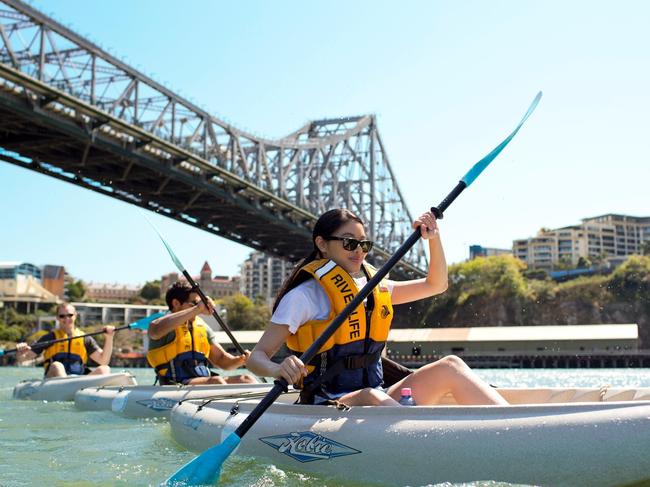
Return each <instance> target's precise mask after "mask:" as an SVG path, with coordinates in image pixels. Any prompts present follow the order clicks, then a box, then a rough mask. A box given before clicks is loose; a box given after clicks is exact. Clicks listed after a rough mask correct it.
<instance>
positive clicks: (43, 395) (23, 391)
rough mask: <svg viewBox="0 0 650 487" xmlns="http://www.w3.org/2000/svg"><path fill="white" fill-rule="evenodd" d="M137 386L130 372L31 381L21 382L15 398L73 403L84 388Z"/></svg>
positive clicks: (14, 394) (16, 388)
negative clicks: (77, 393)
mask: <svg viewBox="0 0 650 487" xmlns="http://www.w3.org/2000/svg"><path fill="white" fill-rule="evenodd" d="M135 384H137V382H136V380H135V377H133V375H131V374H130V373H128V372H116V373H113V374H103V375H79V376H67V377H54V378H51V379H31V380H24V381H21V382H19V383H18V384H17V385H16V387H14V391H13V397H14V398H15V399H31V400H36V401H72V400H74V395H75V393H76V392H77V391H78V390H79V389H82V388H84V387H93V386H94V387H98V386H127V385H135Z"/></svg>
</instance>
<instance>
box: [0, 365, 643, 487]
mask: <svg viewBox="0 0 650 487" xmlns="http://www.w3.org/2000/svg"><path fill="white" fill-rule="evenodd" d="M131 372H132V373H133V374H134V375H135V376H136V377H137V379H138V383H139V384H151V383H152V382H153V374H152V372H151V371H149V370H143V369H132V370H131ZM477 372H478V373H479V374H480V375H481V376H482V377H483V378H485V379H486V380H487V381H489V382H490V383H491V384H495V385H498V386H501V387H580V386H584V387H598V386H602V385H610V386H612V387H625V386H628V387H650V369H539V370H536V369H526V370H519V369H517V370H505V369H500V370H478V371H477ZM39 374H40V370H39V369H32V368H15V367H0V486H2V487H10V486H11V487H14V486H36V485H38V486H41V485H43V486H46V485H47V486H86V485H97V486H112V485H119V486H148V485H158V484H159V483H160V482H161V481H163V480H164V479H165V478H166V477H167V476H169V475H170V474H171V473H173V472H174V471H176V470H177V469H178V467H180V466H181V465H183V464H185V463H186V462H188V461H189V460H191V459H192V458H194V456H195V455H194V454H193V453H190V452H187V451H185V450H184V449H183V448H181V447H180V446H178V445H177V444H176V443H174V441H173V440H172V438H171V435H170V429H169V425H168V424H167V422H166V421H162V420H131V419H126V418H122V417H119V416H116V415H114V414H112V413H110V412H102V411H77V410H76V409H75V407H74V403H47V402H43V401H40V402H39V401H18V400H14V399H12V397H11V393H12V389H13V387H14V385H15V384H16V383H17V382H18V381H20V380H23V379H29V378H35V377H38V376H39ZM389 453H390V452H389V451H388V450H387V458H388V455H389ZM549 468H553V467H552V466H549ZM369 479H370V477H369ZM221 485H228V486H258V487H275V486H278V487H279V486H295V487H297V486H301V487H302V486H307V487H317V486H318V487H322V486H330V487H333V486H339V485H341V486H345V487H362V486H365V485H370V484H345V483H342V481H341V480H340V479H329V478H317V477H313V476H306V475H303V474H301V473H300V472H298V471H285V470H281V469H279V468H276V467H274V466H273V465H270V464H268V463H266V462H265V461H263V460H260V459H252V458H241V457H237V456H235V455H233V456H231V457H230V458H229V459H228V461H227V462H226V464H225V465H224V468H223V470H222V475H221ZM444 485H450V486H451V485H454V484H444ZM455 485H458V484H455ZM462 485H472V486H477V487H478V486H480V487H488V486H490V487H491V486H503V485H510V484H503V483H498V482H477V483H472V484H462Z"/></svg>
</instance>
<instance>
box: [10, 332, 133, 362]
mask: <svg viewBox="0 0 650 487" xmlns="http://www.w3.org/2000/svg"><path fill="white" fill-rule="evenodd" d="M128 328H131V325H125V326H120V327H118V328H115V330H114V331H120V330H126V329H128ZM102 333H105V332H104V330H102V331H94V332H92V333H86V334H84V335H79V336H74V337H66V338H59V339H58V340H49V341H47V342H41V343H39V342H34V343H32V344H31V345H30V347H33V346H38V348H46V347H49V346H51V345H54V344H55V343H61V342H67V341H70V340H74V339H75V338H84V337H92V336H95V335H101V334H102ZM16 351H18V349H16V348H12V349H10V350H5V351H4V354H5V355H6V354H8V353H13V352H16Z"/></svg>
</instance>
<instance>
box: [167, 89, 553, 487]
mask: <svg viewBox="0 0 650 487" xmlns="http://www.w3.org/2000/svg"><path fill="white" fill-rule="evenodd" d="M541 97H542V92H541V91H540V92H539V93H538V94H537V96H536V97H535V99H534V100H533V102H532V103H531V105H530V107H529V108H528V111H527V112H526V114H525V115H524V117H523V118H522V119H521V122H519V125H517V127H516V128H515V130H513V132H512V133H511V134H510V135H509V136H508V137H506V139H505V140H504V141H503V142H501V143H500V144H499V145H498V146H497V147H496V148H494V149H493V150H492V152H490V153H489V154H488V155H486V156H485V157H484V158H483V159H481V160H480V161H478V162H477V163H476V164H474V166H473V167H472V168H471V169H470V170H469V171H468V172H467V174H465V176H463V178H462V179H461V180H460V181H459V183H458V184H457V185H456V187H455V188H454V189H453V190H452V191H451V193H449V194H448V195H447V196H446V197H445V199H444V200H442V202H441V203H440V204H439V205H438V206H437V207H433V208H431V211H432V212H433V213H434V214H435V215H436V218H442V215H443V212H444V211H445V210H446V209H447V208H448V207H449V205H450V204H451V203H452V202H453V201H454V200H455V199H456V198H457V197H458V195H459V194H460V193H461V192H462V191H463V190H464V189H465V188H466V187H468V186H469V185H470V184H472V182H474V180H475V179H476V178H477V177H478V175H479V174H481V172H482V171H483V170H484V169H485V168H486V167H487V166H488V165H489V164H490V162H492V161H493V160H494V158H496V156H498V155H499V153H500V152H501V151H502V150H503V149H504V148H505V146H506V145H508V143H509V142H510V141H511V140H512V138H513V137H514V136H515V135H516V134H517V132H518V131H519V129H520V128H521V126H522V125H523V124H524V122H525V121H526V120H527V119H528V117H529V116H530V115H531V113H533V111H534V110H535V107H536V106H537V104H538V103H539V100H540V99H541ZM420 236H421V233H420V229H419V228H417V229H415V230H414V231H413V233H412V234H411V236H410V237H409V238H408V239H407V240H406V242H404V243H403V244H402V245H401V247H400V248H399V249H397V251H396V252H395V254H394V255H393V256H392V257H391V258H390V259H388V260H387V261H386V263H385V264H384V265H383V266H382V267H381V268H380V269H379V270H378V271H377V273H376V274H375V275H374V276H373V277H372V278H371V279H370V280H369V281H368V283H367V284H366V285H365V286H363V288H362V289H361V290H360V291H359V292H358V293H357V295H356V296H355V297H354V298H353V299H352V301H350V302H349V303H348V304H347V306H346V307H345V308H343V310H342V311H341V313H340V314H339V315H338V316H337V317H336V318H334V320H332V322H331V323H330V324H329V325H328V327H327V328H326V329H325V331H324V332H323V333H322V335H321V336H320V337H318V338H317V339H316V340H315V341H314V343H312V344H311V346H310V347H309V348H308V349H307V350H306V351H305V352H304V353H303V354H302V355H301V356H300V360H301V361H302V362H303V363H305V364H307V363H309V362H310V361H311V359H312V358H314V356H315V355H316V354H317V353H318V351H319V350H320V348H321V347H322V346H323V345H324V344H325V343H326V342H327V340H328V339H329V338H330V337H331V336H332V335H333V334H334V333H335V332H336V330H337V328H338V327H339V326H341V324H342V323H343V322H344V321H345V320H346V319H347V318H348V316H349V315H350V314H351V313H352V312H353V311H354V310H356V309H357V308H358V307H359V306H360V305H361V303H362V302H363V300H364V299H366V298H367V297H368V295H369V294H370V293H371V292H372V290H373V289H374V288H375V287H376V286H377V285H378V284H379V282H380V281H381V280H382V279H383V278H384V277H385V276H386V275H387V274H388V272H389V271H390V270H391V269H392V268H393V266H395V264H397V262H398V261H399V260H400V259H401V258H402V257H403V256H404V255H405V254H406V252H408V251H409V250H410V249H411V247H413V245H415V243H416V242H417V241H418V240H419V239H420ZM288 386H289V385H288V383H287V381H286V380H285V379H284V378H282V377H281V378H279V379H277V380H276V381H275V385H274V386H273V388H272V389H271V390H270V391H269V393H268V394H267V395H266V397H264V399H262V400H261V401H260V402H259V404H258V405H257V406H256V407H255V408H254V409H253V410H252V411H251V412H250V414H248V416H247V417H246V418H245V419H244V421H243V422H242V423H241V424H240V425H239V426H238V427H237V429H236V430H235V431H234V432H232V433H230V434H229V435H228V436H227V437H226V438H225V440H223V441H222V442H221V443H220V444H217V445H215V446H213V447H211V448H208V449H207V450H206V451H204V452H203V453H201V455H199V456H198V457H196V458H194V459H193V460H191V461H190V462H189V463H187V464H186V465H184V466H183V467H181V468H180V469H179V470H178V471H177V472H176V473H175V474H174V475H172V476H171V477H169V478H168V479H167V480H166V481H165V483H164V484H163V485H166V486H181V485H182V486H195V485H204V484H213V483H215V482H216V481H217V480H218V479H219V476H220V474H221V466H222V464H223V462H224V461H225V460H226V458H228V456H229V455H230V454H231V453H232V452H233V451H234V450H235V448H237V445H239V442H240V441H241V438H242V437H243V436H244V435H245V434H246V433H247V432H248V430H249V429H250V428H251V427H252V426H253V425H254V424H255V422H256V421H257V420H258V419H259V418H260V416H262V414H263V413H264V412H265V411H266V410H267V409H268V408H269V407H270V406H271V404H273V402H274V401H275V400H276V399H277V398H278V397H279V396H280V395H281V394H282V393H283V392H286V391H287V390H288Z"/></svg>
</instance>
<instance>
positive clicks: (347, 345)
mask: <svg viewBox="0 0 650 487" xmlns="http://www.w3.org/2000/svg"><path fill="white" fill-rule="evenodd" d="M301 272H306V273H308V274H309V275H310V276H311V277H313V278H314V279H315V280H316V282H318V284H320V285H321V286H322V288H323V290H324V291H325V293H326V294H327V296H328V298H329V301H330V313H329V316H328V317H327V318H326V319H324V320H312V321H308V322H307V323H304V324H303V325H301V326H300V327H299V328H298V330H297V331H296V333H295V334H293V335H290V336H289V337H288V338H287V347H288V348H289V350H291V351H292V352H293V353H294V354H296V355H300V354H302V353H303V352H305V351H306V350H307V349H308V348H309V346H310V345H311V344H312V343H314V341H315V340H316V338H318V337H319V336H320V335H321V334H322V332H323V331H324V330H325V329H326V328H327V326H328V325H329V324H330V323H331V321H332V320H333V319H334V318H335V317H336V316H337V315H339V314H340V312H341V311H342V310H343V308H345V306H346V305H347V304H348V303H349V302H350V301H352V299H354V296H356V294H357V293H358V291H359V290H358V289H357V286H356V284H355V282H354V279H353V278H352V276H350V274H348V272H346V271H345V270H344V269H343V268H342V267H340V266H339V265H337V264H336V263H335V262H334V261H331V260H327V259H322V260H316V261H313V262H310V263H309V264H307V265H305V266H304V267H303V268H302V269H301ZM364 272H365V274H366V277H368V278H369V279H370V278H371V277H372V276H373V275H374V274H375V273H376V269H375V268H373V267H372V266H370V265H368V264H364ZM392 317H393V306H392V304H391V299H390V292H389V289H388V285H387V283H386V281H385V280H382V281H381V282H380V283H379V285H378V286H377V287H375V289H374V290H373V292H372V294H371V295H370V296H369V297H368V299H367V300H366V304H361V305H359V307H358V308H357V309H356V310H355V311H353V312H352V313H351V314H350V316H348V318H347V319H346V320H345V321H344V322H343V323H342V324H341V326H340V327H339V328H338V329H337V330H336V332H335V333H334V334H333V335H332V336H331V337H330V338H329V339H328V340H327V342H325V345H323V347H321V349H320V350H319V351H318V354H317V355H316V356H315V358H314V360H313V361H312V362H310V363H309V364H307V370H308V371H309V375H308V376H307V377H306V378H305V379H304V382H303V386H304V388H305V389H306V390H310V391H311V392H313V391H315V390H317V389H318V391H317V393H318V395H320V396H324V397H336V396H339V397H340V396H341V395H343V394H344V393H347V392H351V391H354V390H358V389H362V388H364V387H378V386H380V385H381V384H382V381H383V371H382V368H381V352H382V350H383V349H384V347H385V345H386V340H387V339H388V332H389V331H390V324H391V320H392ZM311 392H310V394H311ZM304 397H305V398H306V397H309V395H307V394H305V395H304ZM303 401H304V399H303ZM304 402H312V401H311V400H309V401H304Z"/></svg>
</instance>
